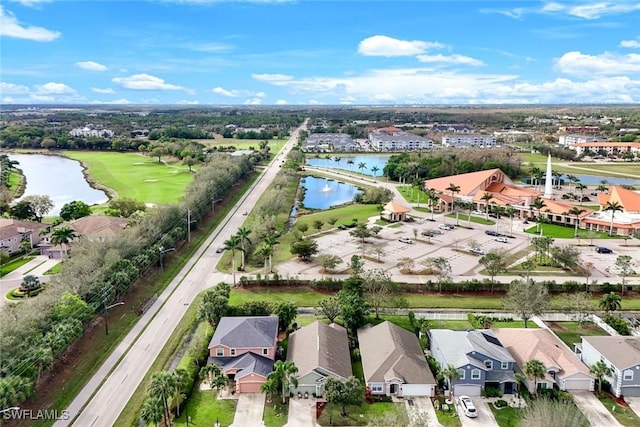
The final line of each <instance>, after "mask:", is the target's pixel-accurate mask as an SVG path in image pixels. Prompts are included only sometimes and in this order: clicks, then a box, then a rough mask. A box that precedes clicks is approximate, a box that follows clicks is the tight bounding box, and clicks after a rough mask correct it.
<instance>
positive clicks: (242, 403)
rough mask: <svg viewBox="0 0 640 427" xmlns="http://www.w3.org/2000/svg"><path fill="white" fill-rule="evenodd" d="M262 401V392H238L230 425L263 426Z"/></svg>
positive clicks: (233, 426)
mask: <svg viewBox="0 0 640 427" xmlns="http://www.w3.org/2000/svg"><path fill="white" fill-rule="evenodd" d="M264 401H265V395H264V394H263V393H240V396H239V397H238V406H236V415H235V417H234V418H233V423H232V424H231V427H246V426H255V427H258V426H263V425H264V423H263V422H262V414H263V413H264Z"/></svg>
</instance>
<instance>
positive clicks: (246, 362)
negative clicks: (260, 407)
mask: <svg viewBox="0 0 640 427" xmlns="http://www.w3.org/2000/svg"><path fill="white" fill-rule="evenodd" d="M277 341H278V317H276V316H254V317H240V316H239V317H223V318H222V319H220V322H218V326H217V327H216V331H215V333H214V334H213V337H212V338H211V342H209V359H208V362H207V363H213V364H215V365H217V366H218V367H219V368H220V370H221V371H222V373H223V374H224V375H226V376H227V377H228V378H229V382H230V386H231V387H232V388H234V389H235V391H236V392H237V393H259V392H260V386H261V385H262V384H263V383H264V382H265V381H266V380H267V376H268V375H269V373H270V372H271V371H272V370H273V361H274V359H275V357H276V350H277Z"/></svg>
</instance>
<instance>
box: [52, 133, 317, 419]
mask: <svg viewBox="0 0 640 427" xmlns="http://www.w3.org/2000/svg"><path fill="white" fill-rule="evenodd" d="M306 123H307V122H306V121H305V123H304V124H303V125H302V127H301V128H299V129H297V130H296V131H294V132H293V134H292V136H291V138H290V139H289V141H288V142H287V143H286V144H285V146H284V147H283V149H282V150H281V156H282V158H285V156H286V155H287V153H288V152H289V151H290V150H291V148H292V147H293V146H294V145H295V144H296V143H297V139H298V134H299V131H300V129H303V128H304V127H305V126H306ZM280 163H281V159H280V158H279V156H275V157H274V159H273V160H272V161H271V163H270V164H269V165H268V166H267V168H266V169H265V170H264V172H263V173H262V175H261V177H260V178H259V179H258V181H257V182H256V183H255V184H254V185H253V186H252V188H251V189H250V190H249V191H248V192H247V194H246V195H245V196H244V197H243V199H242V200H241V201H240V202H238V203H237V204H236V206H235V208H234V209H233V210H232V211H231V212H230V213H229V214H228V215H227V216H226V217H225V219H224V221H222V223H221V224H220V226H218V227H217V228H216V230H215V231H214V232H213V233H212V234H211V236H209V238H208V239H207V240H206V241H205V243H203V245H202V246H201V247H200V248H199V249H198V251H197V252H196V254H195V255H194V257H193V258H192V259H191V260H190V261H189V262H188V263H187V264H186V265H185V267H184V268H183V269H182V271H180V273H179V274H178V275H177V276H176V277H175V279H174V280H173V281H172V282H171V283H170V284H169V286H168V287H167V289H166V290H165V291H164V292H163V293H162V295H160V296H159V298H158V301H156V302H155V303H154V305H153V306H152V307H151V309H150V310H149V311H148V312H147V313H146V314H145V315H144V316H143V317H142V318H141V319H140V321H139V322H138V323H137V324H136V325H135V326H134V328H133V329H132V331H131V332H130V333H129V334H128V335H127V336H126V337H125V338H124V340H123V341H122V342H121V343H120V345H118V347H117V348H116V349H115V351H114V352H113V353H112V354H111V356H110V357H109V358H108V359H107V361H106V362H105V363H104V364H103V365H102V366H101V367H100V369H99V370H98V372H97V373H96V374H95V375H94V376H93V377H92V378H91V380H89V382H88V383H87V385H86V386H85V387H84V388H83V389H82V391H81V392H80V393H79V394H78V396H76V398H75V399H74V401H73V402H72V403H71V405H70V406H69V407H68V408H67V410H68V411H69V414H70V416H71V417H70V419H69V420H65V421H58V422H57V423H56V424H55V426H57V427H61V426H68V425H74V426H81V427H88V426H105V427H106V426H113V425H115V422H116V420H117V419H118V417H119V415H120V413H121V412H122V410H123V409H124V407H125V405H126V404H127V402H128V401H129V399H130V398H131V396H132V395H133V393H134V392H135V390H136V389H137V388H138V386H139V385H140V382H141V381H142V379H143V378H144V376H145V375H146V374H147V371H148V370H149V368H150V367H151V365H152V363H153V361H154V360H155V359H156V357H157V356H158V354H159V353H160V351H161V350H162V348H163V347H164V345H165V344H166V342H167V340H168V339H169V337H170V336H171V334H172V333H173V331H174V329H175V327H176V326H177V324H178V322H179V321H180V319H182V317H183V316H184V314H185V312H186V310H187V308H188V307H189V305H190V304H191V303H192V302H193V300H194V298H195V297H196V295H198V294H199V293H200V292H201V291H202V290H204V289H206V288H208V287H211V286H215V285H216V284H217V283H219V282H221V281H225V280H228V277H227V276H228V275H226V274H222V273H218V272H216V271H215V270H214V269H215V265H216V264H217V262H218V260H219V258H220V256H221V255H220V254H218V253H216V248H217V247H218V246H221V245H222V242H224V241H225V240H227V239H228V238H229V237H230V236H231V235H232V234H233V233H235V232H236V230H237V229H238V228H239V227H240V226H242V223H243V222H244V220H245V217H244V216H243V215H240V213H241V212H245V211H250V210H251V209H252V208H253V206H254V205H255V204H256V202H257V201H258V199H259V198H260V196H261V195H262V194H263V193H264V192H265V191H266V190H267V188H268V186H269V185H270V184H271V182H272V181H273V179H274V178H275V176H276V174H277V173H278V171H279V165H280Z"/></svg>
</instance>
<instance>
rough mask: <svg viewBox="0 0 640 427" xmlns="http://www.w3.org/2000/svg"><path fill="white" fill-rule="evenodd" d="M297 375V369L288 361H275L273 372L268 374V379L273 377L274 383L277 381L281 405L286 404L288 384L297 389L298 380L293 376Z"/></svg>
mask: <svg viewBox="0 0 640 427" xmlns="http://www.w3.org/2000/svg"><path fill="white" fill-rule="evenodd" d="M297 373H298V368H297V367H296V365H295V364H294V363H293V362H292V361H290V360H287V361H284V362H283V361H282V360H276V362H275V363H274V364H273V372H271V373H270V374H269V377H271V375H273V378H274V381H277V383H278V385H280V387H281V390H282V404H285V403H286V396H288V395H289V384H292V385H293V386H294V387H298V379H297V378H296V376H295V375H296V374H297Z"/></svg>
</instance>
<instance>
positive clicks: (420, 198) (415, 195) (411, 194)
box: [397, 185, 429, 207]
mask: <svg viewBox="0 0 640 427" xmlns="http://www.w3.org/2000/svg"><path fill="white" fill-rule="evenodd" d="M397 189H398V192H399V193H400V194H402V197H404V199H405V200H406V201H407V202H410V203H421V204H423V205H424V206H425V207H427V206H429V199H428V198H427V193H425V192H424V191H423V190H422V189H420V188H418V187H412V186H410V185H398V186H397Z"/></svg>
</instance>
